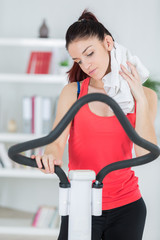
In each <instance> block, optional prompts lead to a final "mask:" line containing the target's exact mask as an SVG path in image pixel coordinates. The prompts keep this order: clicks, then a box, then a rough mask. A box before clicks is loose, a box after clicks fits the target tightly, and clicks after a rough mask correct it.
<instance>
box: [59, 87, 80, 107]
mask: <svg viewBox="0 0 160 240" xmlns="http://www.w3.org/2000/svg"><path fill="white" fill-rule="evenodd" d="M61 98H63V100H66V101H68V102H70V103H71V102H72V103H74V102H75V101H76V100H77V83H76V82H72V83H68V84H67V85H65V86H64V88H63V89H62V92H61Z"/></svg>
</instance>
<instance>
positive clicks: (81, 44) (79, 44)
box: [68, 37, 100, 55]
mask: <svg viewBox="0 0 160 240" xmlns="http://www.w3.org/2000/svg"><path fill="white" fill-rule="evenodd" d="M98 44H100V41H99V39H98V38H97V37H90V38H87V39H86V38H85V39H84V38H82V39H78V40H74V41H73V42H71V43H70V44H69V46H68V52H69V53H70V55H73V54H76V53H82V52H83V51H84V50H85V49H86V48H87V47H88V46H93V47H96V46H97V45H98Z"/></svg>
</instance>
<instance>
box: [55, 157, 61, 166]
mask: <svg viewBox="0 0 160 240" xmlns="http://www.w3.org/2000/svg"><path fill="white" fill-rule="evenodd" d="M54 164H55V165H58V166H60V167H62V160H60V159H56V160H54Z"/></svg>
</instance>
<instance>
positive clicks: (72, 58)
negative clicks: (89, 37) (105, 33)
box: [72, 45, 92, 60]
mask: <svg viewBox="0 0 160 240" xmlns="http://www.w3.org/2000/svg"><path fill="white" fill-rule="evenodd" d="M89 47H92V45H90V46H88V47H86V49H85V50H84V51H83V52H82V54H83V53H85V51H87V49H88V48H89ZM72 59H73V60H76V59H77V58H72Z"/></svg>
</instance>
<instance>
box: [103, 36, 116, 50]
mask: <svg viewBox="0 0 160 240" xmlns="http://www.w3.org/2000/svg"><path fill="white" fill-rule="evenodd" d="M104 46H105V48H106V49H107V50H108V51H111V50H112V48H113V46H114V42H113V39H112V37H111V36H110V35H105V37H104Z"/></svg>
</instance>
